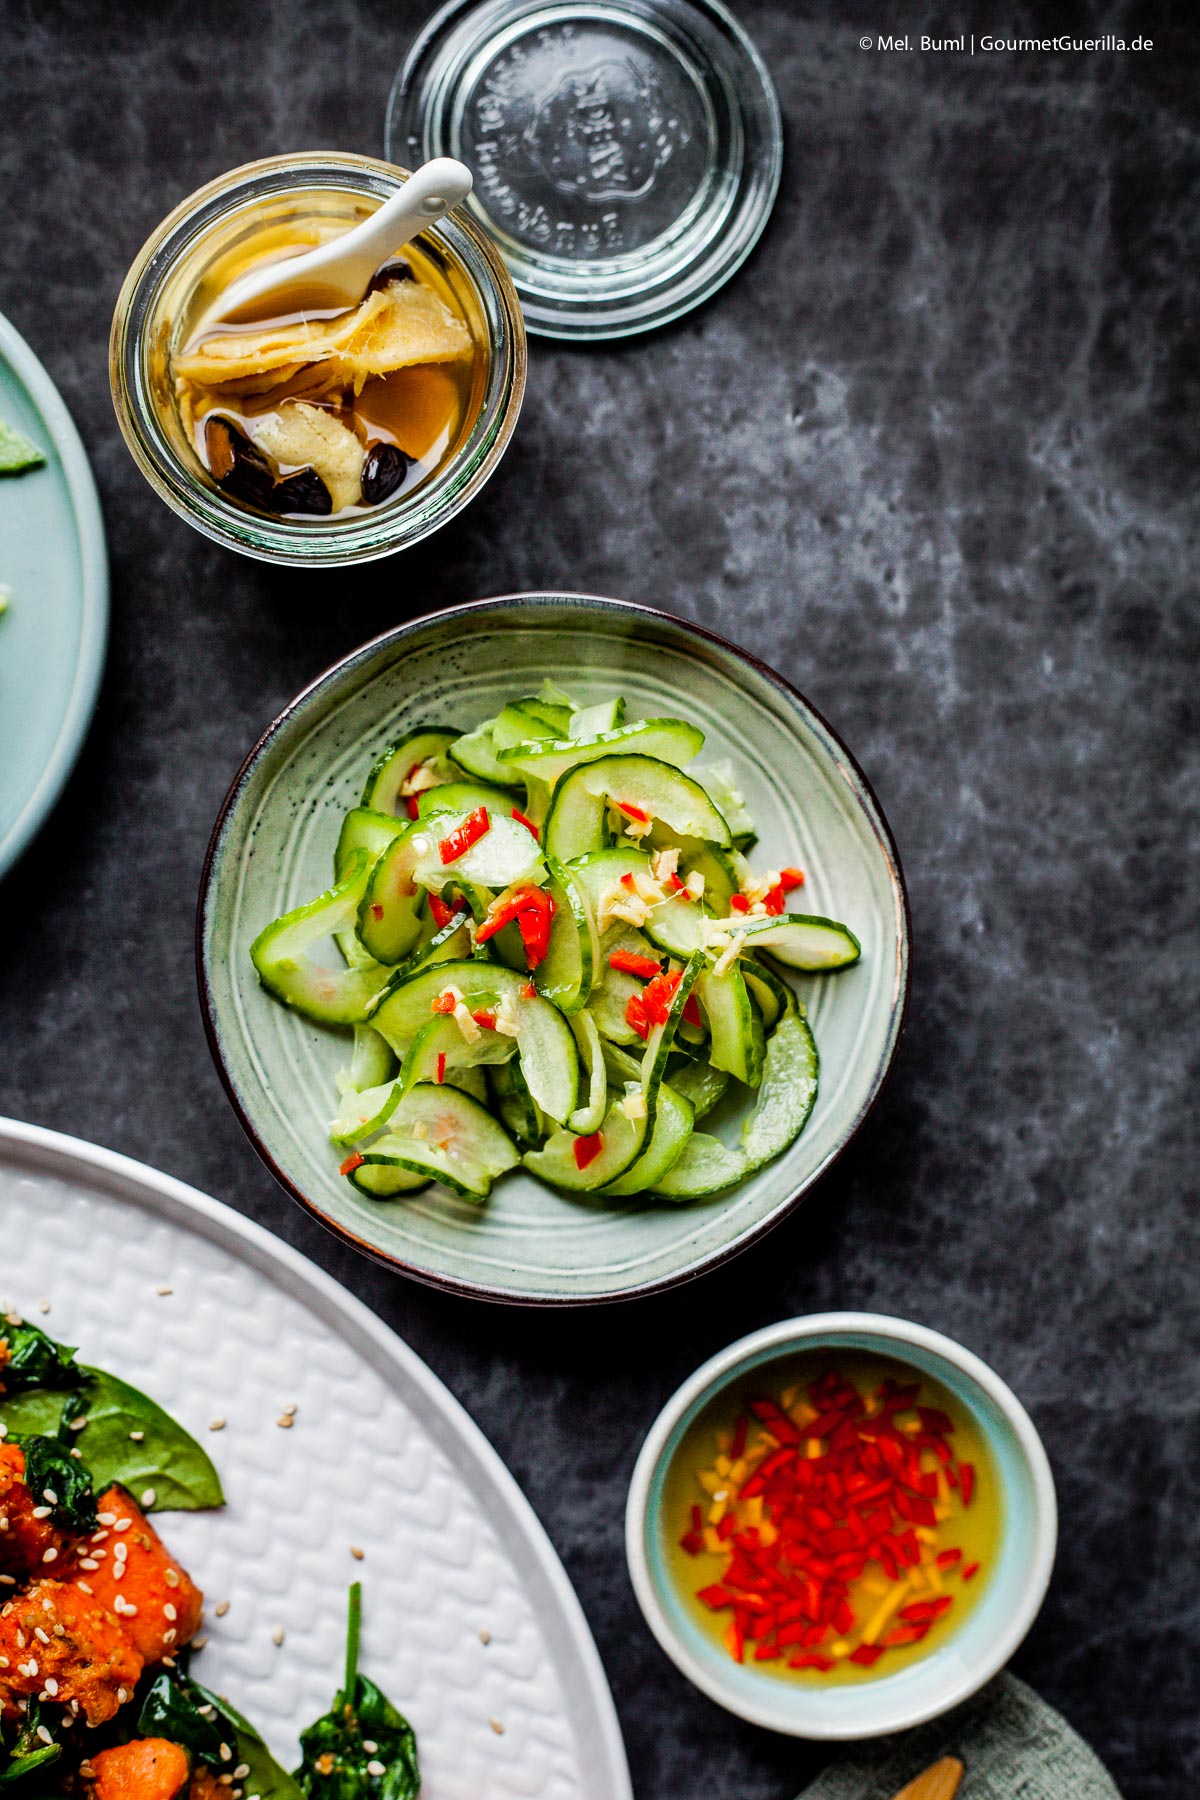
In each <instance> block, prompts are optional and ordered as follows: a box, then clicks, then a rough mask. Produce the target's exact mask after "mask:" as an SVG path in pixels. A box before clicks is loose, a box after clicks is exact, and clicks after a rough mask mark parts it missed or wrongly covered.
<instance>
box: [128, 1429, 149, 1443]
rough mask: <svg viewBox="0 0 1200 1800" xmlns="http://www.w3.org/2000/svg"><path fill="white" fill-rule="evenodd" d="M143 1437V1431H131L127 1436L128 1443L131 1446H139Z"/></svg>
mask: <svg viewBox="0 0 1200 1800" xmlns="http://www.w3.org/2000/svg"><path fill="white" fill-rule="evenodd" d="M145 1435H146V1434H145V1432H144V1431H131V1432H130V1434H129V1441H130V1443H132V1444H140V1443H141V1441H142V1439H143V1438H144V1437H145Z"/></svg>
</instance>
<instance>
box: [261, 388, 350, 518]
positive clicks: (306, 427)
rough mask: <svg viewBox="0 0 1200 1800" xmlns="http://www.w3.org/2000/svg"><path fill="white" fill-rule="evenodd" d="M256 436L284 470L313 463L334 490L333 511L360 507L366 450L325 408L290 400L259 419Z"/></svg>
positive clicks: (262, 447)
mask: <svg viewBox="0 0 1200 1800" xmlns="http://www.w3.org/2000/svg"><path fill="white" fill-rule="evenodd" d="M252 431H253V435H254V442H255V443H256V444H257V445H258V447H259V449H260V450H265V451H266V453H267V455H268V456H270V457H272V458H273V459H274V460H275V462H277V463H279V464H280V465H281V466H282V468H283V469H285V470H286V469H288V468H289V467H292V468H297V469H302V468H304V467H306V466H307V465H308V464H311V465H312V467H313V468H314V469H315V470H316V471H317V474H318V475H319V476H320V477H321V480H322V481H323V482H324V483H325V486H326V487H327V488H328V489H329V494H330V498H331V499H332V501H333V510H334V512H341V510H342V508H343V507H346V506H357V505H358V503H359V501H360V500H361V499H362V472H363V464H364V462H365V461H366V459H367V453H366V450H365V449H364V447H363V445H362V444H360V443H359V441H358V438H357V437H356V436H355V435H354V433H353V432H352V431H351V430H350V429H349V427H348V426H346V425H343V424H342V422H341V420H340V419H339V418H337V417H335V415H334V414H333V413H331V412H329V411H327V410H326V409H325V408H324V407H323V406H312V405H310V404H309V402H308V401H307V400H285V401H284V402H283V404H282V406H280V407H279V409H278V411H276V412H272V413H264V414H263V416H262V417H261V418H260V419H255V420H254V422H253V425H252Z"/></svg>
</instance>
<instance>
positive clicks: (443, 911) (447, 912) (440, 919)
mask: <svg viewBox="0 0 1200 1800" xmlns="http://www.w3.org/2000/svg"><path fill="white" fill-rule="evenodd" d="M429 910H430V912H431V913H432V914H433V922H434V924H435V925H436V926H437V928H438V930H439V931H440V930H441V929H442V927H443V925H448V924H449V923H450V921H451V919H452V918H453V917H454V908H453V907H452V906H447V905H446V902H445V901H444V900H443V899H441V898H440V896H439V895H437V894H430V896H429Z"/></svg>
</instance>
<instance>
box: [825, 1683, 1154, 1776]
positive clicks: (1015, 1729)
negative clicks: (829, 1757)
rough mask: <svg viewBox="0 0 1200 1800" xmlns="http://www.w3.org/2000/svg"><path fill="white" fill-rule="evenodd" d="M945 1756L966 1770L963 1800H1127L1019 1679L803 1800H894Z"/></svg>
mask: <svg viewBox="0 0 1200 1800" xmlns="http://www.w3.org/2000/svg"><path fill="white" fill-rule="evenodd" d="M939 1756H957V1757H958V1759H959V1760H960V1762H962V1763H963V1764H964V1765H965V1768H966V1773H965V1774H964V1776H963V1779H962V1786H961V1787H960V1788H959V1790H958V1800H1120V1794H1119V1792H1118V1790H1117V1788H1116V1786H1115V1785H1114V1783H1113V1780H1112V1777H1111V1776H1110V1775H1109V1773H1108V1771H1107V1769H1106V1768H1105V1767H1104V1765H1103V1763H1102V1762H1101V1761H1100V1760H1099V1758H1098V1757H1097V1756H1095V1755H1094V1754H1093V1753H1092V1751H1091V1750H1089V1749H1088V1747H1087V1745H1086V1744H1085V1743H1084V1741H1083V1739H1082V1738H1081V1737H1080V1736H1079V1735H1078V1733H1077V1732H1074V1731H1072V1729H1071V1727H1070V1726H1069V1725H1068V1724H1067V1721H1066V1720H1065V1719H1064V1718H1063V1717H1062V1715H1061V1713H1056V1712H1055V1710H1054V1708H1053V1707H1052V1706H1047V1705H1046V1702H1045V1701H1044V1700H1039V1698H1038V1696H1037V1695H1036V1694H1035V1693H1034V1691H1033V1689H1032V1688H1029V1687H1026V1686H1025V1683H1024V1682H1023V1681H1018V1680H1017V1678H1016V1676H1015V1675H998V1676H997V1677H996V1679H995V1681H992V1682H989V1683H988V1685H987V1687H985V1688H984V1689H983V1690H982V1692H980V1693H978V1694H976V1695H975V1697H974V1699H972V1700H966V1701H964V1702H963V1704H962V1705H961V1706H959V1707H956V1708H955V1710H954V1711H953V1712H951V1713H947V1714H946V1715H945V1717H944V1718H941V1719H934V1720H933V1722H932V1723H931V1724H929V1725H920V1726H918V1727H917V1729H916V1730H915V1731H906V1732H903V1733H902V1734H901V1735H899V1736H898V1737H889V1738H878V1739H876V1740H875V1741H874V1742H872V1743H870V1744H867V1745H865V1746H864V1747H863V1748H861V1749H858V1748H856V1749H855V1750H853V1751H852V1752H851V1753H850V1754H849V1755H848V1756H846V1757H839V1759H838V1760H837V1762H835V1763H832V1764H830V1766H829V1768H827V1769H824V1770H823V1771H822V1772H821V1774H820V1775H818V1776H817V1779H816V1780H815V1781H814V1782H813V1783H812V1784H811V1785H810V1786H809V1787H806V1788H805V1790H804V1793H803V1795H802V1796H801V1800H892V1796H893V1794H895V1793H897V1792H898V1791H899V1789H900V1788H902V1787H903V1786H904V1784H905V1782H908V1781H911V1780H912V1779H913V1777H914V1776H915V1775H919V1774H920V1773H921V1771H922V1769H927V1768H928V1767H929V1765H930V1763H933V1762H936V1761H937V1760H938V1758H939Z"/></svg>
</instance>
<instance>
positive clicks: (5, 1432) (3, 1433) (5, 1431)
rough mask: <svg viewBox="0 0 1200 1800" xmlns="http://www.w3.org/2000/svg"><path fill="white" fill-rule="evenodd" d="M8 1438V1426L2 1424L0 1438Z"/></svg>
mask: <svg viewBox="0 0 1200 1800" xmlns="http://www.w3.org/2000/svg"><path fill="white" fill-rule="evenodd" d="M7 1436H8V1426H7V1425H3V1424H0V1437H7Z"/></svg>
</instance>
